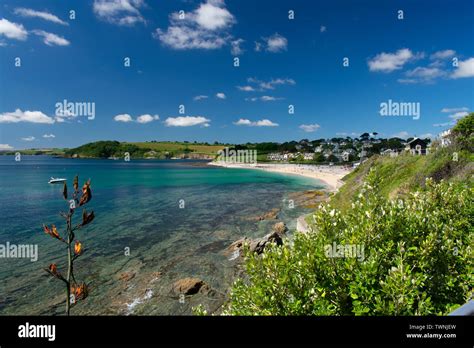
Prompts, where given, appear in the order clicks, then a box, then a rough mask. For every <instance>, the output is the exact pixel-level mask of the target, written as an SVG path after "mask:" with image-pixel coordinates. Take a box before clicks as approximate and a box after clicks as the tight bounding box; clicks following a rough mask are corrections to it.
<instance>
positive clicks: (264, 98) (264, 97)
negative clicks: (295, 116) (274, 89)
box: [260, 95, 283, 102]
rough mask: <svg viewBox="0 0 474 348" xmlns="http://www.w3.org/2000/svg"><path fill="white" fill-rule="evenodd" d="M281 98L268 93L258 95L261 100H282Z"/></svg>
mask: <svg viewBox="0 0 474 348" xmlns="http://www.w3.org/2000/svg"><path fill="white" fill-rule="evenodd" d="M282 99H283V98H278V97H272V96H270V95H264V96H261V97H260V100H261V101H264V102H267V101H275V100H282Z"/></svg>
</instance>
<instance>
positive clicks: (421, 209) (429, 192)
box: [224, 171, 474, 315]
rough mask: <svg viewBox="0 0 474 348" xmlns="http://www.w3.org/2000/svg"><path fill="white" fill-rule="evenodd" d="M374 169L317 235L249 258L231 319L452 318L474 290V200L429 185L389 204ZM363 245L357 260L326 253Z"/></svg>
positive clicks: (316, 224)
mask: <svg viewBox="0 0 474 348" xmlns="http://www.w3.org/2000/svg"><path fill="white" fill-rule="evenodd" d="M383 184H384V183H383V182H382V181H381V180H380V176H379V175H376V174H375V173H374V171H372V172H371V173H370V174H369V175H368V177H367V181H366V182H365V183H364V185H363V188H362V189H361V191H360V192H359V194H358V196H357V197H355V198H354V199H353V201H352V203H351V208H350V209H349V210H348V211H346V212H345V213H341V211H340V210H338V209H334V208H333V207H331V205H329V204H326V205H324V206H322V207H321V209H319V210H318V211H317V212H316V213H315V214H314V215H313V216H312V224H311V225H312V231H311V232H309V233H307V234H301V233H298V234H296V235H295V237H294V240H293V242H292V243H288V242H287V243H285V244H284V245H283V246H281V247H278V246H276V245H273V246H272V247H271V248H269V249H267V250H266V251H265V252H264V253H263V254H262V255H261V256H258V255H256V254H252V253H249V252H248V251H247V252H246V256H245V266H246V271H247V272H246V278H245V279H239V280H238V281H237V282H236V283H235V284H234V286H233V289H232V293H231V299H230V302H229V304H228V306H227V309H226V310H225V311H224V314H231V315H428V314H446V313H449V312H450V311H451V310H452V309H453V308H454V307H456V306H457V305H461V304H464V303H465V301H467V300H468V298H469V297H470V295H471V292H472V273H473V272H472V271H473V261H472V256H471V252H472V251H471V247H470V245H471V244H472V237H473V221H474V204H473V203H474V202H473V201H474V194H473V190H472V188H467V187H465V186H463V185H462V184H459V183H458V184H453V183H447V182H445V181H441V182H440V183H435V182H434V181H433V180H431V179H428V180H427V181H426V184H425V187H424V188H423V189H422V190H419V191H416V192H412V193H410V194H408V195H407V196H406V197H404V198H403V199H394V200H390V199H388V198H386V197H385V196H384V195H382V194H381V193H380V188H381V187H383ZM333 243H336V244H337V245H356V246H359V247H361V246H363V247H364V252H363V253H362V255H363V257H361V255H358V256H359V257H358V258H357V257H343V258H334V257H329V256H328V253H327V249H326V248H327V246H328V245H333Z"/></svg>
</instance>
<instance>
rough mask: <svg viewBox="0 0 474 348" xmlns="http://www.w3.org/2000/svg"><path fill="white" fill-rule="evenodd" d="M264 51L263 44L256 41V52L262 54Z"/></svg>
mask: <svg viewBox="0 0 474 348" xmlns="http://www.w3.org/2000/svg"><path fill="white" fill-rule="evenodd" d="M261 50H262V44H261V43H260V42H258V41H255V52H260V51H261Z"/></svg>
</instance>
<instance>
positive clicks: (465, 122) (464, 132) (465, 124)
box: [452, 112, 474, 152]
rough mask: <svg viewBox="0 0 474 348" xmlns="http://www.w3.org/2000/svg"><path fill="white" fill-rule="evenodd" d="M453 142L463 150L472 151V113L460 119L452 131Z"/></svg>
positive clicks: (473, 116) (473, 144)
mask: <svg viewBox="0 0 474 348" xmlns="http://www.w3.org/2000/svg"><path fill="white" fill-rule="evenodd" d="M452 133H453V135H454V136H455V137H456V139H455V142H456V143H457V144H459V146H460V147H461V148H462V149H464V150H469V151H471V152H473V151H474V112H471V113H470V114H469V115H467V116H465V117H463V118H461V119H460V120H459V121H458V122H457V123H456V125H455V126H454V127H453V129H452Z"/></svg>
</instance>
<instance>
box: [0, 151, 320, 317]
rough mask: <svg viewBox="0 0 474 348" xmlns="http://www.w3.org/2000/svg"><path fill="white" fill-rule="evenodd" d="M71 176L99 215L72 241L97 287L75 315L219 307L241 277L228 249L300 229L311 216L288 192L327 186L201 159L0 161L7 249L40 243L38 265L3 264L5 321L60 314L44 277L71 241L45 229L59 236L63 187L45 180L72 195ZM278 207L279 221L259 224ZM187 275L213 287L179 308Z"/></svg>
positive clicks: (0, 233)
mask: <svg viewBox="0 0 474 348" xmlns="http://www.w3.org/2000/svg"><path fill="white" fill-rule="evenodd" d="M76 174H78V175H79V181H80V185H81V184H82V182H83V181H84V180H86V179H88V178H91V181H92V185H91V187H92V194H93V198H92V200H91V202H90V203H89V204H88V209H93V210H94V211H95V214H96V219H95V220H94V221H93V222H92V223H91V224H90V225H89V226H87V228H86V229H84V230H80V231H79V232H78V233H77V238H76V239H78V240H80V241H81V242H82V243H83V245H84V247H85V248H86V252H85V254H84V255H83V256H82V257H80V258H79V259H78V260H77V261H76V263H75V265H76V266H75V267H76V271H75V274H76V278H77V279H78V280H79V279H81V280H84V281H86V282H87V283H88V284H89V288H90V295H89V297H88V298H87V299H86V300H85V301H83V302H81V303H79V304H78V305H77V306H75V307H74V308H73V310H72V313H73V314H78V315H83V314H87V315H92V314H99V315H109V314H137V315H155V314H190V313H191V307H193V306H196V305H197V304H200V303H202V304H203V305H204V306H205V307H206V308H208V309H210V310H211V311H212V310H215V309H217V308H218V307H219V306H220V305H221V304H222V302H223V300H224V299H225V296H226V292H227V290H228V288H229V286H230V285H231V284H232V281H233V280H235V277H236V276H238V272H239V271H238V268H237V267H236V261H234V260H230V259H229V256H228V255H226V253H225V252H224V249H225V248H226V247H227V246H228V245H229V244H231V243H232V242H233V241H235V240H236V239H239V238H241V237H243V236H249V237H257V236H258V237H260V236H263V235H264V234H266V233H268V231H269V230H270V228H271V226H272V225H273V224H274V223H275V222H277V221H284V222H286V223H287V224H288V225H289V227H293V228H294V227H295V222H296V221H295V220H296V218H297V217H298V216H299V215H300V214H301V213H303V212H306V211H307V210H305V209H303V208H300V207H296V208H295V209H288V208H287V204H285V198H286V195H287V194H288V193H290V192H294V191H303V190H308V189H315V188H321V187H322V185H320V184H319V183H318V182H316V181H314V180H311V179H306V178H300V177H297V176H283V175H279V174H275V173H268V172H263V171H258V170H244V169H226V168H219V167H214V166H206V165H204V163H203V162H191V161H155V160H153V161H146V160H143V161H139V160H135V161H133V160H132V161H130V162H124V161H112V160H92V159H91V160H86V159H60V158H51V157H47V156H23V157H22V161H20V162H15V161H14V158H13V157H12V156H0V192H1V195H0V216H1V221H2V222H1V226H0V244H5V243H6V242H9V243H10V244H37V245H38V254H39V256H38V260H37V261H36V262H31V261H30V260H29V259H14V258H0V314H18V315H21V314H46V315H50V314H62V312H63V301H64V288H63V283H62V282H61V281H59V280H55V279H52V278H51V277H49V276H48V275H47V274H46V272H44V271H43V270H42V269H43V268H45V267H47V266H48V265H49V264H50V263H52V262H55V263H57V264H58V269H59V270H61V269H62V268H63V265H64V262H63V261H64V259H65V257H64V255H65V250H64V245H63V244H62V243H60V242H58V241H56V240H54V239H52V238H50V237H48V236H47V235H46V234H44V232H43V231H42V228H41V226H42V223H46V224H48V225H51V224H53V223H54V224H56V226H57V227H58V228H59V229H60V231H61V232H63V230H64V229H63V228H64V222H63V220H62V218H61V217H60V216H59V214H58V213H59V211H61V210H62V211H65V210H66V209H67V205H66V202H65V201H64V200H63V199H62V196H61V190H62V185H50V184H48V183H47V182H48V180H49V178H50V177H51V176H54V177H64V178H67V179H68V183H69V188H70V190H71V186H72V179H73V177H74V175H76ZM180 200H184V208H180V206H179V203H180ZM274 208H279V209H280V212H279V214H278V220H264V221H256V220H257V219H256V218H255V217H257V216H259V215H262V214H264V213H267V212H269V211H270V210H272V209H274ZM78 213H79V211H78V212H76V214H77V216H76V219H80V216H79V215H80V214H78ZM126 248H129V250H130V255H125V254H126V253H125V250H126ZM127 250H128V249H127ZM184 277H198V278H201V279H202V280H204V281H205V282H206V283H207V284H208V285H209V286H210V288H211V289H212V291H211V292H210V293H208V294H198V295H195V296H192V297H189V298H186V299H185V300H184V303H182V302H183V300H182V299H181V301H179V299H177V298H176V297H175V295H174V294H173V293H172V292H170V289H171V286H172V284H173V282H175V281H176V280H178V279H180V278H184Z"/></svg>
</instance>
